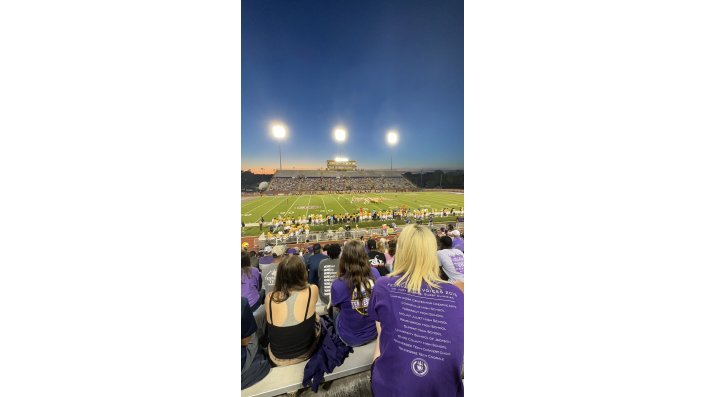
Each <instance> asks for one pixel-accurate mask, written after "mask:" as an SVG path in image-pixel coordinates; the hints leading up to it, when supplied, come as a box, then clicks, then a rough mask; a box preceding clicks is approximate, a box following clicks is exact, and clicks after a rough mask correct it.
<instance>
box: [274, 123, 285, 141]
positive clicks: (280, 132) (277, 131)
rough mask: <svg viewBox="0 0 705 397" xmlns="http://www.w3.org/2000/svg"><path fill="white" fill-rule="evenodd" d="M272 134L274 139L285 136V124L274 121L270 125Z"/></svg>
mask: <svg viewBox="0 0 705 397" xmlns="http://www.w3.org/2000/svg"><path fill="white" fill-rule="evenodd" d="M272 135H274V138H276V139H284V138H286V126H285V125H284V124H281V123H276V124H273V125H272Z"/></svg>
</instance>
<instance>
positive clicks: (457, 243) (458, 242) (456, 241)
mask: <svg viewBox="0 0 705 397" xmlns="http://www.w3.org/2000/svg"><path fill="white" fill-rule="evenodd" d="M453 248H455V249H459V250H460V251H462V252H465V241H463V239H462V238H460V237H454V238H453Z"/></svg>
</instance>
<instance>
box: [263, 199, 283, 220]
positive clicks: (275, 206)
mask: <svg viewBox="0 0 705 397" xmlns="http://www.w3.org/2000/svg"><path fill="white" fill-rule="evenodd" d="M284 200H286V197H284V198H283V199H282V201H280V202H278V203H277V205H273V206H272V208H270V209H269V211H267V212H265V213H264V214H262V217H263V218H264V216H265V215H267V214H269V212H270V211H272V210H273V209H275V208H277V207H279V204H281V203H283V202H284Z"/></svg>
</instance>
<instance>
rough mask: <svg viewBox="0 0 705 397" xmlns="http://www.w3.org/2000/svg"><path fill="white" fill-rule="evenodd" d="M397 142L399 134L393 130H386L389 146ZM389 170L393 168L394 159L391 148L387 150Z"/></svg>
mask: <svg viewBox="0 0 705 397" xmlns="http://www.w3.org/2000/svg"><path fill="white" fill-rule="evenodd" d="M397 142H399V134H398V133H397V132H396V131H394V130H389V131H387V143H388V144H389V146H390V147H394V146H395V145H396V144H397ZM389 170H390V171H392V170H394V159H393V157H392V150H391V149H390V150H389Z"/></svg>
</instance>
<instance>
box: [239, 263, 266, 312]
mask: <svg viewBox="0 0 705 397" xmlns="http://www.w3.org/2000/svg"><path fill="white" fill-rule="evenodd" d="M261 283H262V277H261V275H260V272H259V269H257V268H254V267H252V266H251V263H250V256H249V255H248V254H247V251H244V250H243V251H242V252H241V253H240V287H241V291H240V296H242V297H243V298H247V303H248V304H249V305H250V308H251V309H252V311H253V312H254V311H255V310H257V308H259V307H260V305H261V304H262V298H263V297H264V291H262V293H260V285H261Z"/></svg>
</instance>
